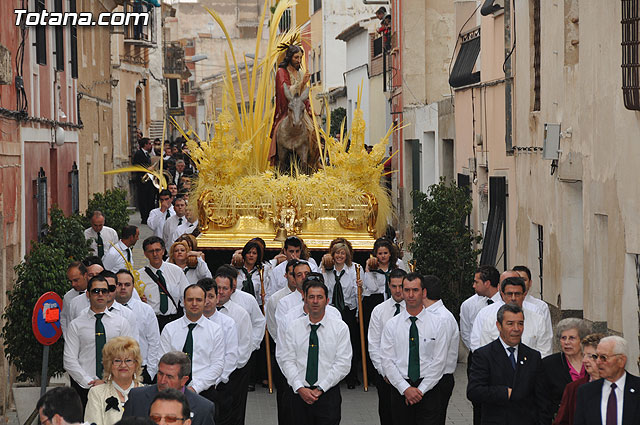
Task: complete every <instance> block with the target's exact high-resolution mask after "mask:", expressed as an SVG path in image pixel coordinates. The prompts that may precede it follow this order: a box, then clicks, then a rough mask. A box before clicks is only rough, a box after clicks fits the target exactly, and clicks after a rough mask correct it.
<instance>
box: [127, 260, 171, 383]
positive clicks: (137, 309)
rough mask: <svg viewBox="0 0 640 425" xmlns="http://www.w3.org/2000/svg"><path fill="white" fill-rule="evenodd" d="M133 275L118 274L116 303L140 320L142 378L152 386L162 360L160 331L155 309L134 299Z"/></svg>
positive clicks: (139, 337)
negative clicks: (159, 362)
mask: <svg viewBox="0 0 640 425" xmlns="http://www.w3.org/2000/svg"><path fill="white" fill-rule="evenodd" d="M133 290H134V287H133V275H132V274H131V273H130V272H129V271H128V270H120V271H118V273H117V274H116V301H117V302H118V303H120V304H122V305H123V306H124V307H125V308H128V309H130V310H131V311H132V312H133V313H134V315H135V316H136V318H137V319H138V344H139V345H140V355H141V357H142V376H143V378H144V382H145V383H146V384H151V381H152V380H153V377H154V376H155V375H156V372H157V370H158V361H159V360H160V354H161V353H160V330H159V328H158V320H157V319H156V315H155V313H154V312H153V309H152V308H151V307H149V306H148V305H147V304H146V303H143V302H142V301H140V300H139V299H136V298H134V297H133Z"/></svg>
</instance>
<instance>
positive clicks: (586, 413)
mask: <svg viewBox="0 0 640 425" xmlns="http://www.w3.org/2000/svg"><path fill="white" fill-rule="evenodd" d="M602 381H603V380H602V379H598V380H597V381H593V382H589V383H588V384H585V385H583V386H581V387H580V388H578V401H577V403H576V413H575V419H574V421H573V423H574V425H602V414H601V412H600V402H601V400H602ZM622 423H623V424H624V425H633V424H639V423H640V378H638V377H637V376H635V375H632V374H630V373H627V379H626V381H625V383H624V402H623V404H622Z"/></svg>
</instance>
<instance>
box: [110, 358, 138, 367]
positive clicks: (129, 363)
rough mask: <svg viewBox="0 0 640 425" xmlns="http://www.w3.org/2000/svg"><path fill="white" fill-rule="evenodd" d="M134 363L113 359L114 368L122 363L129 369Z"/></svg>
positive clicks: (131, 360) (130, 360)
mask: <svg viewBox="0 0 640 425" xmlns="http://www.w3.org/2000/svg"><path fill="white" fill-rule="evenodd" d="M135 362H136V361H135V360H133V359H124V360H122V359H113V364H114V365H115V366H120V365H121V364H122V363H124V364H125V365H127V367H131V366H133V364H134V363H135Z"/></svg>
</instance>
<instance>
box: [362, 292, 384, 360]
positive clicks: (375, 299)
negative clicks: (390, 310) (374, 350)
mask: <svg viewBox="0 0 640 425" xmlns="http://www.w3.org/2000/svg"><path fill="white" fill-rule="evenodd" d="M381 302H384V294H372V295H369V296H366V297H362V320H363V321H364V323H363V330H364V335H365V339H364V349H365V352H366V354H367V370H368V371H373V370H375V368H374V367H373V363H371V358H370V357H369V338H367V337H366V336H367V335H369V321H370V320H371V312H372V311H373V309H374V308H376V306H377V305H378V304H380V303H381ZM363 373H364V372H363Z"/></svg>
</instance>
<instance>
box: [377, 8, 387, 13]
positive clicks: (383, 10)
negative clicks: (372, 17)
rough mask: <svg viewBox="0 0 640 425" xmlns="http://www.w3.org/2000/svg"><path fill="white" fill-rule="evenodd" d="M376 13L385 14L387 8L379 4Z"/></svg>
mask: <svg viewBox="0 0 640 425" xmlns="http://www.w3.org/2000/svg"><path fill="white" fill-rule="evenodd" d="M378 13H384V14H385V15H386V14H387V8H386V7H384V6H380V7H379V8H378V10H376V14H378Z"/></svg>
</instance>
